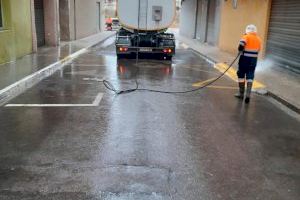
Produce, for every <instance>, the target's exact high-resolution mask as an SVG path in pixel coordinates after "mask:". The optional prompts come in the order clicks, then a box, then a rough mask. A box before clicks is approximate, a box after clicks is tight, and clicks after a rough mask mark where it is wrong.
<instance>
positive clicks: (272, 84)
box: [174, 31, 300, 113]
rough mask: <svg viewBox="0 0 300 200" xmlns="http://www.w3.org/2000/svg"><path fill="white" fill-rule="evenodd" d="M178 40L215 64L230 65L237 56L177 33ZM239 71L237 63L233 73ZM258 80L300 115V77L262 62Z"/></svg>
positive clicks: (259, 65) (268, 91)
mask: <svg viewBox="0 0 300 200" xmlns="http://www.w3.org/2000/svg"><path fill="white" fill-rule="evenodd" d="M174 33H175V34H176V38H177V39H178V40H180V41H182V42H183V43H185V44H187V45H188V46H189V47H190V48H191V49H193V50H195V51H197V52H199V53H200V54H201V55H203V56H204V57H206V58H207V59H209V60H211V61H212V62H214V63H226V64H228V65H229V64H230V63H231V62H232V61H233V60H234V58H235V56H236V55H233V54H230V53H227V52H223V51H221V50H220V49H219V48H217V47H213V46H210V45H207V44H203V43H200V42H199V41H197V40H194V39H189V38H186V37H183V36H180V35H179V34H178V33H177V32H176V31H175V32H174ZM236 69H237V62H236V63H235V65H234V66H233V71H236ZM256 80H257V81H258V82H260V83H262V84H263V85H265V86H266V88H265V89H266V90H267V93H268V95H270V96H272V97H273V98H275V99H276V100H278V101H280V102H281V103H283V104H285V105H286V106H288V107H289V108H291V109H292V110H294V111H295V112H297V113H300V75H299V74H296V73H293V72H290V71H289V70H286V69H283V68H281V67H279V66H276V65H275V64H272V63H271V62H270V61H260V62H259V63H258V66H257V70H256Z"/></svg>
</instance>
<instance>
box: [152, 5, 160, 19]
mask: <svg viewBox="0 0 300 200" xmlns="http://www.w3.org/2000/svg"><path fill="white" fill-rule="evenodd" d="M162 12H163V8H162V6H153V7H152V20H153V21H156V22H159V21H161V20H162Z"/></svg>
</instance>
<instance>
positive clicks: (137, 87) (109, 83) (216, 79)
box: [103, 53, 241, 95]
mask: <svg viewBox="0 0 300 200" xmlns="http://www.w3.org/2000/svg"><path fill="white" fill-rule="evenodd" d="M240 55H241V54H240V53H238V55H237V56H236V57H235V59H234V60H233V61H232V62H231V64H230V65H229V66H228V68H227V69H226V70H225V71H224V72H223V73H222V74H220V76H218V77H216V78H215V79H213V80H212V81H210V82H208V83H206V84H204V85H202V86H200V87H197V88H194V89H191V90H184V91H167V90H153V89H147V88H139V82H138V75H139V66H138V60H139V58H138V53H137V57H136V64H137V70H136V74H135V84H136V86H135V87H134V88H132V89H128V90H117V89H116V88H115V87H114V86H113V84H112V83H111V82H110V81H107V80H103V84H104V86H105V87H106V88H107V89H108V90H110V91H112V92H114V93H115V94H117V95H120V94H127V93H131V92H136V91H145V92H155V93H162V94H186V93H191V92H196V91H199V90H201V89H204V88H206V87H208V86H210V85H212V84H213V83H215V82H217V81H218V80H219V79H220V78H222V77H223V76H224V75H225V74H226V72H227V71H228V70H229V69H230V68H231V67H232V66H233V64H234V63H235V62H236V61H237V59H238V58H239V57H240Z"/></svg>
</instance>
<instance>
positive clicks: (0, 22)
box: [0, 0, 3, 29]
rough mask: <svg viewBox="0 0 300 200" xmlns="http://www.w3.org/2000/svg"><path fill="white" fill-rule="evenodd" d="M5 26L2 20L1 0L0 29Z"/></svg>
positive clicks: (0, 8) (0, 6) (0, 7)
mask: <svg viewBox="0 0 300 200" xmlns="http://www.w3.org/2000/svg"><path fill="white" fill-rule="evenodd" d="M2 28H3V22H2V5H1V0H0V29H2Z"/></svg>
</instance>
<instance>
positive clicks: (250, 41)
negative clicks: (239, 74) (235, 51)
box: [240, 33, 261, 58]
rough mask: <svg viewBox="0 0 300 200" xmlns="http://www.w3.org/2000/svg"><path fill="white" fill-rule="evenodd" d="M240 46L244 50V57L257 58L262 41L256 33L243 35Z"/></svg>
mask: <svg viewBox="0 0 300 200" xmlns="http://www.w3.org/2000/svg"><path fill="white" fill-rule="evenodd" d="M240 46H242V47H244V48H243V54H242V55H243V56H246V57H253V58H257V57H258V53H259V51H260V49H261V39H260V38H259V37H258V36H257V34H256V33H249V34H245V35H243V37H242V39H241V40H240Z"/></svg>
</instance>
